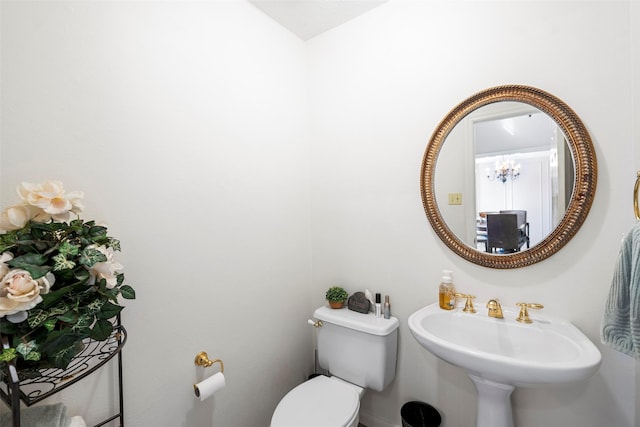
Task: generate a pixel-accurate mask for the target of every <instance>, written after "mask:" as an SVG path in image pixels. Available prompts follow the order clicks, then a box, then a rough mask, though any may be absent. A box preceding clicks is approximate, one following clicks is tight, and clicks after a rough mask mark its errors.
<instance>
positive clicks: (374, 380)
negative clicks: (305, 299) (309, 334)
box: [314, 306, 400, 391]
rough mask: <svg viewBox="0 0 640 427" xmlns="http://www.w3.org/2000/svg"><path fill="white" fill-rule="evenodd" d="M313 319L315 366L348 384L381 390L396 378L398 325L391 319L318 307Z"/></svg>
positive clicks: (346, 310) (396, 321) (395, 320)
mask: <svg viewBox="0 0 640 427" xmlns="http://www.w3.org/2000/svg"><path fill="white" fill-rule="evenodd" d="M314 317H315V318H316V319H318V320H322V324H323V325H322V327H320V328H317V329H316V331H317V334H316V336H317V346H318V363H319V365H320V366H321V367H322V368H323V369H327V370H328V371H329V372H330V373H331V375H335V376H337V377H338V378H341V379H343V380H345V381H348V382H350V383H352V384H356V385H359V386H361V387H365V388H368V389H371V390H376V391H382V390H384V389H385V388H386V387H387V386H388V385H389V384H390V383H391V381H393V379H394V378H395V376H396V359H397V354H398V326H399V324H400V322H398V319H397V318H395V317H391V318H390V319H385V318H378V317H375V315H374V314H373V313H368V314H362V313H358V312H355V311H352V310H349V309H347V308H342V309H332V308H329V307H326V306H324V307H320V308H318V309H317V310H316V311H315V312H314Z"/></svg>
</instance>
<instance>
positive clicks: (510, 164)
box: [435, 102, 575, 254]
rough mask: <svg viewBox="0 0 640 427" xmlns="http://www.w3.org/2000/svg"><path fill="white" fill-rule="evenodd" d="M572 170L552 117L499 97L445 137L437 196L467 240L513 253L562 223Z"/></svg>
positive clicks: (488, 249)
mask: <svg viewBox="0 0 640 427" xmlns="http://www.w3.org/2000/svg"><path fill="white" fill-rule="evenodd" d="M574 176H575V173H574V164H573V160H572V157H571V150H570V147H569V146H568V144H567V139H566V137H565V135H564V134H563V132H562V130H561V129H560V128H559V127H558V125H557V124H556V122H555V121H554V120H553V119H552V118H551V117H549V116H548V115H547V114H545V113H544V112H542V111H540V110H538V109H537V108H535V107H532V106H531V105H528V104H525V103H521V102H496V103H493V104H489V105H485V106H484V107H481V108H478V109H477V110H475V111H473V112H472V113H470V114H469V115H468V116H467V117H465V118H464V119H463V120H461V121H460V122H459V123H458V124H457V125H456V126H455V127H454V128H453V130H452V131H451V133H450V134H449V135H448V137H447V138H446V143H445V144H443V147H442V151H441V152H440V155H439V158H438V164H437V167H436V175H435V189H436V200H437V203H438V207H439V209H440V211H441V213H442V215H443V218H444V219H445V221H446V223H447V225H448V226H449V228H450V229H451V230H452V232H453V233H454V234H455V235H456V236H457V237H458V238H459V239H460V240H462V241H463V242H464V243H466V244H467V245H469V246H471V247H473V248H475V249H477V250H479V251H486V252H490V253H496V254H502V253H512V252H517V251H520V250H527V249H529V248H531V247H533V246H535V245H536V244H538V243H539V242H541V241H542V240H543V239H544V238H545V237H546V236H548V235H549V234H550V233H551V232H552V231H553V229H554V228H555V227H556V226H557V225H558V224H559V223H560V220H561V219H562V217H563V216H564V214H565V211H566V209H567V206H568V203H569V200H570V198H571V194H572V191H573V184H574ZM450 196H451V199H452V200H450ZM456 198H459V202H460V203H461V204H460V205H457V204H455V203H456ZM463 200H464V202H462V201H463ZM513 215H515V217H514V216H513ZM488 222H491V223H492V224H491V225H492V227H491V229H492V231H493V233H492V235H491V237H489V235H488V234H489V233H488V231H489V229H488V227H489V224H488ZM507 224H509V225H511V224H513V225H512V226H507Z"/></svg>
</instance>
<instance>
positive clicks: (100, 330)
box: [89, 320, 113, 341]
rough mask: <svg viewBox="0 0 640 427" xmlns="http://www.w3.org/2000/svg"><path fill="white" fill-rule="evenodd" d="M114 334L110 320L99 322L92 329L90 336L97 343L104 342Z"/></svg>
mask: <svg viewBox="0 0 640 427" xmlns="http://www.w3.org/2000/svg"><path fill="white" fill-rule="evenodd" d="M111 332H113V325H112V324H111V322H109V321H108V320H98V321H97V322H96V324H95V325H94V326H93V329H91V332H90V333H89V336H90V337H91V338H93V339H94V340H96V341H104V340H106V339H107V338H109V336H110V335H111Z"/></svg>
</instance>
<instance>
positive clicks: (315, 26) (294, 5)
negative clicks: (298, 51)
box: [249, 0, 387, 40]
mask: <svg viewBox="0 0 640 427" xmlns="http://www.w3.org/2000/svg"><path fill="white" fill-rule="evenodd" d="M386 1H387V0H249V2H250V3H252V4H253V5H254V6H256V7H257V8H258V9H260V10H261V11H263V12H264V13H266V14H267V15H269V16H270V17H271V18H273V19H275V20H276V21H277V22H279V23H280V24H281V25H283V26H284V27H285V28H287V29H289V30H290V31H292V32H293V33H294V34H297V35H298V36H299V37H300V38H301V39H302V40H309V39H310V38H312V37H314V36H317V35H318V34H320V33H323V32H325V31H328V30H330V29H332V28H335V27H337V26H339V25H341V24H344V23H345V22H347V21H349V20H351V19H353V18H355V17H357V16H360V15H362V14H363V13H365V12H367V11H369V10H371V9H373V8H375V7H377V6H379V5H381V4H382V3H385V2H386Z"/></svg>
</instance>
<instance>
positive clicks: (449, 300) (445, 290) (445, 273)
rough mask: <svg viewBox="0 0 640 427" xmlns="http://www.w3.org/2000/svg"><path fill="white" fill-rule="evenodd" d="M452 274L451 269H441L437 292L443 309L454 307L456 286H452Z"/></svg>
mask: <svg viewBox="0 0 640 427" xmlns="http://www.w3.org/2000/svg"><path fill="white" fill-rule="evenodd" d="M452 274H453V271H451V270H442V282H441V283H440V288H439V290H438V293H439V301H440V308H441V309H443V310H453V309H454V308H455V307H456V296H455V294H456V288H455V287H454V286H453V279H452V278H451V276H452Z"/></svg>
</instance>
